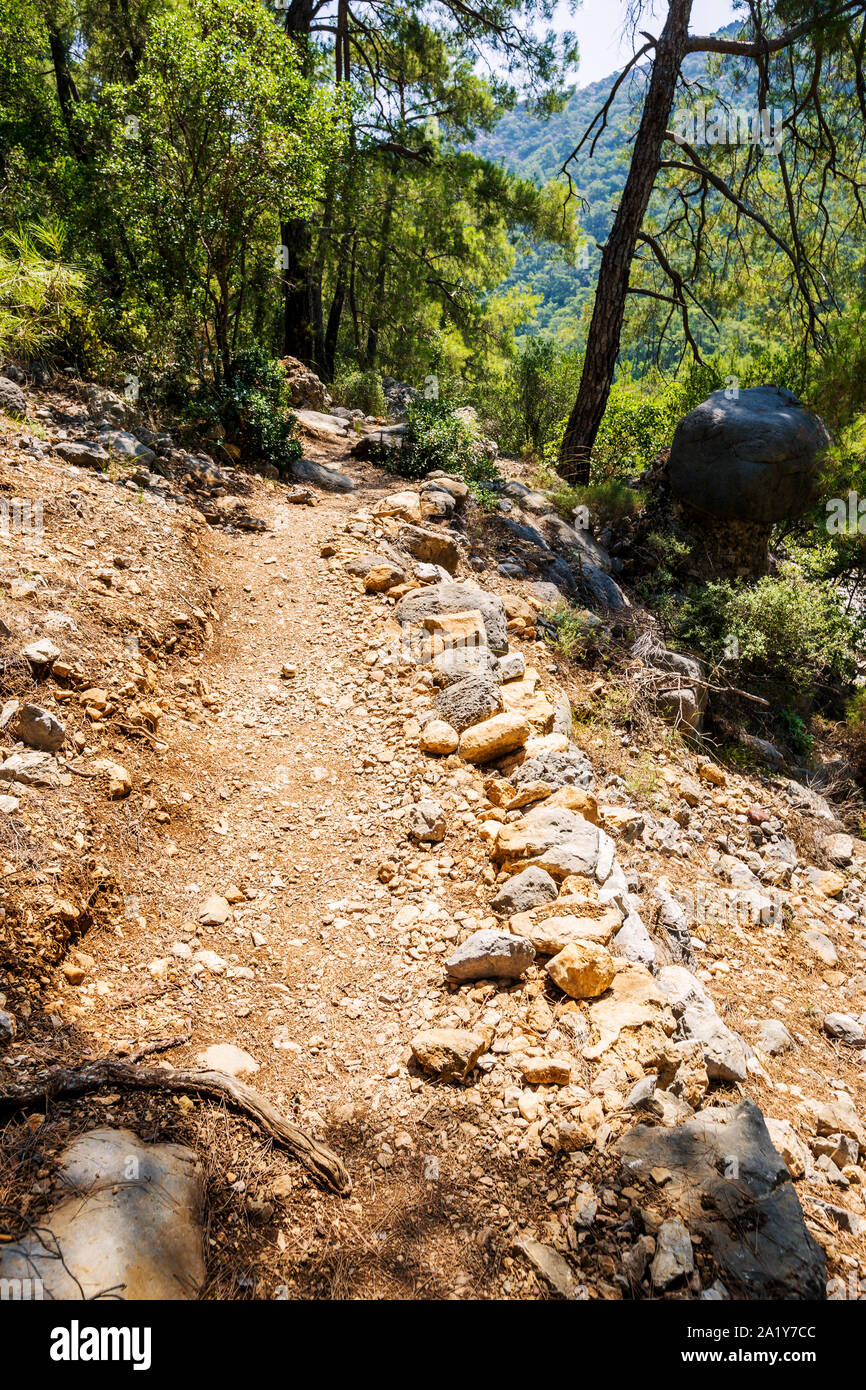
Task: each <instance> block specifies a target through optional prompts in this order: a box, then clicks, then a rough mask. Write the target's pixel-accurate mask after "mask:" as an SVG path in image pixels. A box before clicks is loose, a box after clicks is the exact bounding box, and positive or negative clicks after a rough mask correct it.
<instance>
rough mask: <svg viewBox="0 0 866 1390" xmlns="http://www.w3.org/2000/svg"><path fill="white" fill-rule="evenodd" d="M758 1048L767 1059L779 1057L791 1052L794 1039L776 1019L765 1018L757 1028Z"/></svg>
mask: <svg viewBox="0 0 866 1390" xmlns="http://www.w3.org/2000/svg"><path fill="white" fill-rule="evenodd" d="M757 1041H758V1047H759V1048H760V1049H761V1051H762V1052H766V1054H767V1056H768V1057H780V1056H781V1055H782V1053H784V1052H790V1051H792V1049H793V1047H794V1039H793V1038H792V1037H791V1034H790V1033H789V1032H788V1030H787V1028H786V1027H785V1025H784V1023H782V1022H781V1021H780V1020H779V1019H777V1018H766V1019H764V1021H763V1022H762V1023H761V1025H760V1027H759V1028H758V1039H757Z"/></svg>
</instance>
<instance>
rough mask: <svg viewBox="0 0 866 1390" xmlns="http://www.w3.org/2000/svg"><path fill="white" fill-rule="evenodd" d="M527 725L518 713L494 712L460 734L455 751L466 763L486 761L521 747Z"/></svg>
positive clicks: (527, 736) (524, 739)
mask: <svg viewBox="0 0 866 1390" xmlns="http://www.w3.org/2000/svg"><path fill="white" fill-rule="evenodd" d="M528 738H529V724H528V723H527V722H526V720H525V719H524V718H523V717H522V715H519V714H494V716H493V718H492V719H485V720H483V722H482V723H480V724H473V725H472V727H471V728H469V729H466V730H465V731H464V732H463V733H462V734H461V735H460V746H459V750H458V751H459V753H460V756H461V758H464V759H465V760H466V762H468V763H489V762H492V761H493V760H494V758H501V757H504V756H505V754H506V753H513V752H514V751H515V750H516V749H518V748H522V747H523V746H524V744H525V743H526V741H527V739H528Z"/></svg>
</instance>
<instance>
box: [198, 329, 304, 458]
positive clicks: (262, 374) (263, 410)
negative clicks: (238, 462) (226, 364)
mask: <svg viewBox="0 0 866 1390" xmlns="http://www.w3.org/2000/svg"><path fill="white" fill-rule="evenodd" d="M215 404H216V406H217V410H218V414H219V416H220V418H221V419H222V421H223V424H224V425H225V426H226V429H227V430H229V431H230V432H231V433H233V434H235V435H237V437H238V439H239V440H240V443H241V448H242V449H243V450H244V452H246V453H247V454H249V455H250V456H252V457H253V458H255V459H260V460H262V461H263V462H264V463H269V464H272V465H273V466H274V468H277V469H279V470H280V472H282V471H283V470H284V469H285V468H288V466H289V465H290V464H291V463H293V462H294V460H295V459H298V458H300V457H301V454H302V453H303V449H302V448H301V445H300V443H299V441H298V440H297V439H296V438H295V429H296V423H297V422H296V420H295V417H294V415H293V414H292V412H291V402H290V398H289V388H288V385H287V383H286V376H285V372H284V371H283V369H282V367H281V366H280V363H279V362H278V361H277V360H276V359H275V358H273V357H269V356H268V354H267V352H265V350H264V349H263V348H261V347H258V346H256V347H252V348H249V349H247V351H245V352H243V353H240V354H239V356H238V357H236V358H235V360H234V362H233V364H232V377H231V382H230V383H226V384H223V385H222V386H221V387H220V388H219V390H218V396H217V399H216V402H215Z"/></svg>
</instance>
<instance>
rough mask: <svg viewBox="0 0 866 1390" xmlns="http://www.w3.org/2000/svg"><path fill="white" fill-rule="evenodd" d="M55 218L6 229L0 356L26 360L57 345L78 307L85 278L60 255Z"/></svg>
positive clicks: (61, 239) (0, 268)
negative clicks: (52, 220)
mask: <svg viewBox="0 0 866 1390" xmlns="http://www.w3.org/2000/svg"><path fill="white" fill-rule="evenodd" d="M65 240H66V233H65V230H64V228H63V226H62V224H61V223H59V222H36V223H33V224H32V225H30V226H28V227H23V228H20V229H19V230H18V231H17V232H8V233H7V234H6V237H5V243H4V245H3V246H2V247H0V354H2V355H4V356H5V355H8V356H11V357H23V358H30V357H32V356H33V355H34V354H35V353H38V352H42V351H45V350H47V349H49V348H51V347H52V346H54V345H57V344H59V343H60V342H61V341H62V340H63V338H64V337H65V335H66V333H67V331H68V329H69V325H70V322H71V320H72V319H73V318H74V317H75V316H76V315H77V314H80V313H81V312H82V311H83V307H84V304H83V296H84V290H85V284H86V281H85V276H84V274H83V272H82V271H80V270H76V269H75V267H74V266H71V265H69V264H67V263H66V262H65V261H64V259H63V252H64V244H65Z"/></svg>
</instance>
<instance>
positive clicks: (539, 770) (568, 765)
mask: <svg viewBox="0 0 866 1390" xmlns="http://www.w3.org/2000/svg"><path fill="white" fill-rule="evenodd" d="M513 780H514V783H515V785H516V786H518V787H519V786H522V785H523V784H524V783H525V782H547V783H549V785H550V786H552V787H566V786H568V787H582V788H583V789H584V790H585V791H590V790H591V789H592V786H593V784H594V782H595V778H594V776H593V771H592V764H591V763H590V761H589V759H588V758H587V756H586V754H585V753H581V751H580V749H579V748H575V747H574V746H571V747H569V748H568V749H567V751H566V752H564V753H555V752H550V753H542V754H540V755H539V756H537V757H534V758H527V760H526V762H524V763H522V764H521V766H520V767H519V768H517V770H516V772H515V773H514V778H513Z"/></svg>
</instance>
